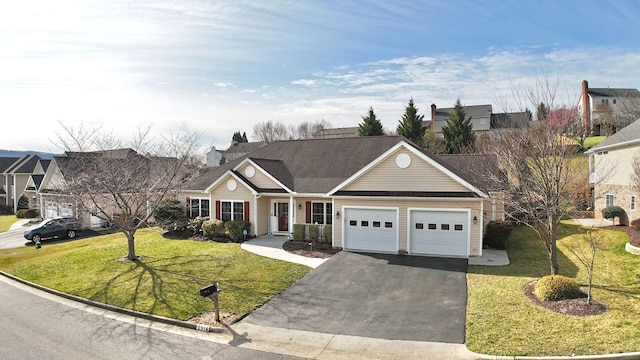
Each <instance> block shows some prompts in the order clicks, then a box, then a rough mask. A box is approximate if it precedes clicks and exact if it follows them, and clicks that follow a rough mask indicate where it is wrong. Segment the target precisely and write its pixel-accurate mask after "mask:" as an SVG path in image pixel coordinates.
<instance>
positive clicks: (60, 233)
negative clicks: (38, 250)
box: [24, 216, 82, 242]
mask: <svg viewBox="0 0 640 360" xmlns="http://www.w3.org/2000/svg"><path fill="white" fill-rule="evenodd" d="M80 228H82V221H81V220H79V219H77V218H75V217H70V216H67V217H56V218H53V219H44V220H43V221H42V222H40V223H39V224H38V225H35V226H33V227H31V228H29V229H27V230H25V232H24V237H25V238H26V239H27V240H31V241H32V242H40V240H41V239H56V238H62V237H67V238H69V239H73V238H75V237H76V235H77V234H78V232H79V231H80Z"/></svg>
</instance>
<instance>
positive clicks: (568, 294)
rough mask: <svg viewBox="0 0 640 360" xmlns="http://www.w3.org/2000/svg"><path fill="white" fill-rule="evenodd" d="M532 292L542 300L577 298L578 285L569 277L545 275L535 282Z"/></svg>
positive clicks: (578, 294)
mask: <svg viewBox="0 0 640 360" xmlns="http://www.w3.org/2000/svg"><path fill="white" fill-rule="evenodd" d="M533 292H534V294H536V296H537V297H538V298H539V299H540V300H543V301H558V300H565V299H576V298H579V297H580V296H581V295H582V293H581V292H580V286H578V283H577V282H576V281H575V280H574V279H571V278H568V277H566V276H562V275H547V276H544V277H542V278H541V279H540V280H538V282H537V283H536V286H535V289H534V290H533Z"/></svg>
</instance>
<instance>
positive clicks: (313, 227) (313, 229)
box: [309, 224, 320, 241]
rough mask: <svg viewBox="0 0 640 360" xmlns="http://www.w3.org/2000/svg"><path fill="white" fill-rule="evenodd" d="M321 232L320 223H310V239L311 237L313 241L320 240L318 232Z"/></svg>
mask: <svg viewBox="0 0 640 360" xmlns="http://www.w3.org/2000/svg"><path fill="white" fill-rule="evenodd" d="M319 233H320V231H319V228H318V225H316V224H311V225H309V239H311V241H316V240H318V237H319V236H318V234H319Z"/></svg>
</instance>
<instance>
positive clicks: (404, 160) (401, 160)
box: [396, 153, 411, 169]
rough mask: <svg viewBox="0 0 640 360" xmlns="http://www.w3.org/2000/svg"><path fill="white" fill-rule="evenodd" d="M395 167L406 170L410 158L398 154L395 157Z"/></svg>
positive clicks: (409, 163) (406, 155) (407, 155)
mask: <svg viewBox="0 0 640 360" xmlns="http://www.w3.org/2000/svg"><path fill="white" fill-rule="evenodd" d="M396 165H397V166H398V167H399V168H401V169H406V168H408V167H409V165H411V156H409V154H405V153H402V154H398V156H396Z"/></svg>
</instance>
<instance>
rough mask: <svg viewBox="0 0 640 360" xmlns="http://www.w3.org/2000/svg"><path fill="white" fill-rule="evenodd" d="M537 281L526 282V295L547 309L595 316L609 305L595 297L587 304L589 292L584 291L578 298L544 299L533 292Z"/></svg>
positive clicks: (575, 314) (603, 311)
mask: <svg viewBox="0 0 640 360" xmlns="http://www.w3.org/2000/svg"><path fill="white" fill-rule="evenodd" d="M536 282H537V280H534V281H531V282H528V283H526V284H524V286H523V287H522V289H523V290H524V294H525V296H526V297H527V298H529V300H530V301H531V302H532V303H534V304H535V305H538V306H541V307H543V308H545V309H547V310H551V311H553V312H556V313H559V314H564V315H573V316H594V315H600V314H603V313H605V312H606V311H607V307H606V306H605V305H604V304H602V303H600V302H598V301H596V300H594V299H593V298H591V303H590V304H587V294H585V293H582V296H581V297H580V298H577V299H567V300H558V301H542V300H540V299H539V298H538V297H537V296H536V294H534V293H533V289H534V287H535V285H536Z"/></svg>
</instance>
